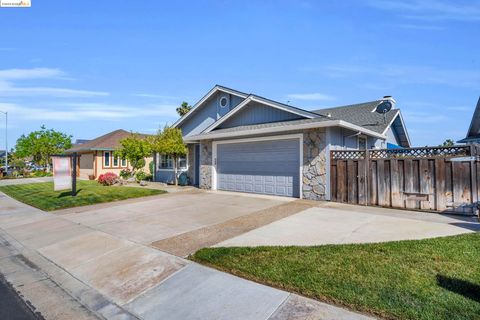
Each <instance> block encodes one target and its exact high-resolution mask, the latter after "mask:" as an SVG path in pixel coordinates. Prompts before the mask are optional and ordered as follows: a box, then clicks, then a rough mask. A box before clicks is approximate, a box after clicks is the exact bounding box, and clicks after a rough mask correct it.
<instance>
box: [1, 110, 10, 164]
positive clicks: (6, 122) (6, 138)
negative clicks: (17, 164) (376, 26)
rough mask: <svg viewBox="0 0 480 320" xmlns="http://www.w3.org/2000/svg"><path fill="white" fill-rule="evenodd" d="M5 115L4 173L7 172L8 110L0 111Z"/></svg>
mask: <svg viewBox="0 0 480 320" xmlns="http://www.w3.org/2000/svg"><path fill="white" fill-rule="evenodd" d="M0 113H3V114H4V115H5V173H6V174H7V173H8V137H7V135H8V112H6V111H0Z"/></svg>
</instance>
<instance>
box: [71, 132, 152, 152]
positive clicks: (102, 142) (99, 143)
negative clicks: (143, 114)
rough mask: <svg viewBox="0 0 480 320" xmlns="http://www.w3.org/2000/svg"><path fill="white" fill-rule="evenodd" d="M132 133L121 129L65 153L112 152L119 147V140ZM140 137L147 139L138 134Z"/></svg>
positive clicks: (76, 146) (77, 145)
mask: <svg viewBox="0 0 480 320" xmlns="http://www.w3.org/2000/svg"><path fill="white" fill-rule="evenodd" d="M131 134H132V133H131V132H128V131H126V130H123V129H119V130H115V131H112V132H110V133H107V134H105V135H103V136H100V137H98V138H95V139H93V140H89V141H87V142H85V143H81V144H76V145H73V146H72V147H71V148H70V149H68V150H65V152H66V153H72V152H79V151H93V150H114V149H116V148H118V147H120V140H122V139H123V138H126V137H128V136H130V135H131ZM138 136H140V137H143V138H145V137H147V136H148V135H147V134H138Z"/></svg>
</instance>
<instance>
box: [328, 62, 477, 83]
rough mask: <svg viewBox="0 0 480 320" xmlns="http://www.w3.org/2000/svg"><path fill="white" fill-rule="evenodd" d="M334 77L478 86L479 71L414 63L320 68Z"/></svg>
mask: <svg viewBox="0 0 480 320" xmlns="http://www.w3.org/2000/svg"><path fill="white" fill-rule="evenodd" d="M321 72H322V73H323V74H326V75H328V76H330V77H334V78H347V77H352V76H358V75H361V76H362V77H365V76H366V75H369V76H370V77H369V79H370V80H371V79H378V77H379V76H381V77H382V79H379V80H381V81H382V84H385V81H390V82H391V83H396V84H418V83H420V84H440V85H448V86H453V87H475V88H478V86H480V72H478V71H477V70H462V69H440V68H436V67H432V66H415V65H391V64H390V65H375V66H358V65H355V66H351V65H336V66H327V67H324V68H323V70H321Z"/></svg>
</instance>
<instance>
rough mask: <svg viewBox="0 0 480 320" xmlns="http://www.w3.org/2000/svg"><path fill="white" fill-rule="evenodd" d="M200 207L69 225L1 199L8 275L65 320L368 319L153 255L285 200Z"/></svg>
mask: <svg viewBox="0 0 480 320" xmlns="http://www.w3.org/2000/svg"><path fill="white" fill-rule="evenodd" d="M197 197H199V198H198V199H200V200H201V201H196V202H195V201H194V200H198V199H195V195H190V198H189V197H186V195H183V194H180V193H179V194H171V195H167V196H165V198H163V199H162V198H160V199H156V200H151V201H149V200H146V201H145V203H142V202H136V203H131V204H127V205H119V204H118V203H117V204H111V207H110V208H105V207H103V208H99V209H95V210H92V211H84V210H79V212H68V213H67V212H64V213H65V214H63V215H59V214H55V213H45V212H42V211H40V210H37V209H34V208H32V207H29V206H26V205H24V204H21V203H19V202H17V201H15V200H13V199H11V198H9V197H7V196H5V195H3V194H1V193H0V239H2V241H0V272H1V273H2V274H4V275H5V277H6V279H7V280H8V281H10V282H12V283H13V285H14V286H15V288H16V289H17V290H19V291H20V292H21V293H22V294H25V295H26V296H28V297H29V300H30V301H31V303H32V304H33V305H34V306H35V307H36V308H37V310H38V311H39V312H40V313H42V314H44V315H48V316H50V317H51V318H57V319H67V318H72V313H74V312H77V313H79V314H80V313H82V312H83V311H82V308H81V307H78V306H76V305H75V303H76V302H80V303H81V305H82V307H83V306H84V307H86V308H87V309H88V311H85V312H83V313H82V317H80V316H78V317H76V316H75V317H74V318H85V319H87V318H91V317H92V315H95V316H98V317H103V318H107V319H130V318H133V319H134V318H139V319H244V320H248V319H261V320H266V319H277V320H278V319H306V318H311V319H366V318H367V317H365V316H362V315H359V314H356V313H352V312H349V311H346V310H344V309H341V308H337V307H333V306H330V305H327V304H324V303H320V302H317V301H313V300H309V299H306V298H303V297H300V296H297V295H294V294H290V293H288V292H285V291H281V290H277V289H274V288H270V287H267V286H264V285H260V284H257V283H254V282H251V281H247V280H244V279H240V278H238V277H235V276H232V275H230V274H226V273H223V272H220V271H217V270H213V269H210V268H206V267H203V266H201V265H198V264H196V263H193V262H191V261H188V260H185V259H183V258H180V257H177V256H174V255H171V254H168V253H165V252H162V251H160V250H157V249H153V248H151V247H149V246H148V243H149V242H150V241H152V239H161V238H163V237H168V236H170V235H171V234H172V233H173V234H175V233H174V231H175V232H177V234H178V233H181V232H184V231H185V230H186V231H188V230H194V229H195V228H202V227H204V226H208V225H211V224H214V223H219V222H220V223H221V221H225V220H228V219H231V218H234V217H235V216H236V217H238V216H242V215H246V214H249V213H251V212H254V211H255V210H261V208H268V207H269V206H274V205H277V203H276V202H275V200H267V199H263V200H262V201H259V200H255V199H261V198H251V199H250V198H249V197H246V196H238V197H236V196H231V197H230V198H229V197H228V196H226V195H215V194H212V193H205V194H201V195H197ZM192 201H193V202H192ZM278 201H280V200H278ZM281 202H282V201H280V203H281ZM187 206H190V207H189V208H190V209H189V210H186V207H187ZM182 207H183V210H182ZM162 212H167V213H165V214H162ZM187 220H189V223H187ZM20 267H21V268H24V269H26V268H30V270H31V273H32V274H35V273H40V276H38V277H39V279H40V280H41V281H39V282H37V284H38V285H39V288H40V290H41V291H38V290H37V291H36V287H35V282H32V280H31V279H32V277H33V278H35V277H34V276H30V274H28V275H23V274H19V273H18V272H19V271H18V270H19V269H20ZM50 282H51V283H54V284H56V285H57V287H55V288H56V290H57V291H60V292H56V291H54V290H53V289H52V288H51V290H49V291H45V290H46V289H45V288H43V287H42V286H41V285H42V284H45V283H50ZM26 284H27V287H28V291H26V292H25V287H26V286H25V285H26ZM22 290H23V291H22ZM42 290H43V291H42ZM42 293H43V294H42ZM65 294H67V295H68V296H67V297H65V296H64V295H65ZM69 297H70V298H69ZM47 298H48V299H47ZM64 300H65V301H68V303H70V304H71V307H70V308H69V309H68V310H69V311H68V312H66V313H64V314H63V316H62V315H57V316H55V315H52V312H54V310H56V307H55V305H57V306H58V308H59V309H62V308H65V304H63V303H62V302H63V301H64ZM68 303H67V304H66V305H68Z"/></svg>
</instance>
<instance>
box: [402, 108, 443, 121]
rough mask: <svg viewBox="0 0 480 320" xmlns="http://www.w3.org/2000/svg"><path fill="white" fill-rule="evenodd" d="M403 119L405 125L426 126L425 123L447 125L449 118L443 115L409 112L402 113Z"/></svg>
mask: <svg viewBox="0 0 480 320" xmlns="http://www.w3.org/2000/svg"><path fill="white" fill-rule="evenodd" d="M402 115H403V117H404V118H405V122H406V123H420V124H427V123H441V122H444V123H447V121H448V119H449V117H447V116H446V115H444V114H439V113H435V114H432V113H431V112H411V111H403V112H402Z"/></svg>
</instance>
